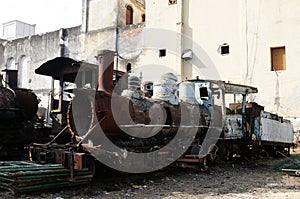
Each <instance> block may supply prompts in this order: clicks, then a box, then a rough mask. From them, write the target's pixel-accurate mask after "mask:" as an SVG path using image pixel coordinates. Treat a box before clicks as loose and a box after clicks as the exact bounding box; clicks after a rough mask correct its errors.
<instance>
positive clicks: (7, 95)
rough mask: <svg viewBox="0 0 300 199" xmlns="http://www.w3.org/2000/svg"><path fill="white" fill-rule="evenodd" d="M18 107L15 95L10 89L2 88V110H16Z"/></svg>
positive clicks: (0, 103) (0, 95) (0, 96)
mask: <svg viewBox="0 0 300 199" xmlns="http://www.w3.org/2000/svg"><path fill="white" fill-rule="evenodd" d="M15 106H16V101H15V93H14V91H13V90H11V89H10V88H5V87H3V86H0V109H8V108H14V107H15Z"/></svg>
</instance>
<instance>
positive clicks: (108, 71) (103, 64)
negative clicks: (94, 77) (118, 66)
mask: <svg viewBox="0 0 300 199" xmlns="http://www.w3.org/2000/svg"><path fill="white" fill-rule="evenodd" d="M98 63H99V69H98V75H99V78H98V91H105V92H108V93H112V91H113V72H114V52H113V51H110V50H101V51H98Z"/></svg>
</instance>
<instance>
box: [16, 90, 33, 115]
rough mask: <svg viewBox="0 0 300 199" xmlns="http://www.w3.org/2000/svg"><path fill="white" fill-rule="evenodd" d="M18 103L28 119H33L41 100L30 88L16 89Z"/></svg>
mask: <svg viewBox="0 0 300 199" xmlns="http://www.w3.org/2000/svg"><path fill="white" fill-rule="evenodd" d="M15 94H16V105H17V107H18V108H20V109H21V110H22V111H23V112H24V117H25V119H26V120H31V119H32V118H33V117H34V116H35V115H36V113H37V110H38V104H39V101H38V99H37V96H36V95H35V94H34V93H33V92H32V90H29V89H21V88H17V89H15Z"/></svg>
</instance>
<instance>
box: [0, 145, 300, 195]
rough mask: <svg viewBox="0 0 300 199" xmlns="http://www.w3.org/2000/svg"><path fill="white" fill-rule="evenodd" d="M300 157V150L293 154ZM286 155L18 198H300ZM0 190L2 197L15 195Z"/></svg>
mask: <svg viewBox="0 0 300 199" xmlns="http://www.w3.org/2000/svg"><path fill="white" fill-rule="evenodd" d="M291 158H293V159H299V160H300V149H297V151H296V152H295V153H293V154H292V155H291ZM291 165H292V163H291V161H290V160H288V159H286V158H280V159H274V158H260V159H257V160H251V161H244V162H243V161H234V162H216V163H214V164H212V165H211V166H210V171H209V173H201V172H200V173H199V172H195V171H192V170H185V169H180V168H174V167H172V168H168V169H167V170H166V171H159V172H155V173H150V174H143V175H130V176H123V177H122V176H116V177H113V178H109V177H99V176H98V177H97V178H95V179H94V180H93V181H92V182H91V184H89V185H85V186H81V187H73V188H65V189H61V190H52V191H45V192H40V193H31V194H24V195H20V196H18V198H51V199H52V198H53V199H63V198H64V199H65V198H71V199H81V198H83V199H92V198H104V199H110V198H111V199H115V198H134V199H140V198H153V199H156V198H158V199H175V198H176V199H177V198H213V199H215V198H216V199H218V198H222V199H225V198H243V199H246V198H247V199H248V198H272V199H273V198H278V199H279V198H280V199H282V198H290V199H296V198H300V177H294V176H289V175H287V174H286V173H283V172H282V171H281V168H284V167H287V166H291ZM15 197H16V196H14V195H12V194H11V193H10V192H8V191H5V190H1V189H0V198H8V199H9V198H15Z"/></svg>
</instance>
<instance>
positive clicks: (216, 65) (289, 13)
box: [139, 0, 300, 117]
mask: <svg viewBox="0 0 300 199" xmlns="http://www.w3.org/2000/svg"><path fill="white" fill-rule="evenodd" d="M181 2H182V3H183V4H182V6H181ZM180 8H181V9H182V10H181V9H180ZM299 10H300V4H299V1H298V0H223V1H219V0H184V1H180V0H179V1H177V4H175V5H168V0H161V1H154V0H148V1H147V4H146V27H147V28H160V29H169V30H172V31H179V32H180V30H182V31H181V33H182V39H181V43H180V42H178V41H174V43H176V45H177V48H178V49H180V50H181V51H183V50H185V49H192V50H193V52H194V57H193V59H191V60H185V61H183V60H182V59H175V58H174V56H170V55H169V54H167V56H166V57H164V59H163V60H162V59H160V58H159V57H157V56H156V55H155V53H154V52H148V51H147V50H144V51H143V54H142V56H141V57H140V62H139V64H140V65H142V64H144V63H147V62H149V61H151V62H152V63H159V64H160V63H162V64H167V65H169V66H171V67H172V68H173V69H175V70H176V71H178V72H181V75H182V77H183V78H185V77H187V78H195V76H200V77H201V78H207V79H221V80H224V81H232V82H234V83H242V84H244V83H245V84H250V85H252V86H256V87H258V90H259V93H258V95H257V96H256V97H255V98H254V99H255V101H257V102H258V103H261V104H262V105H264V106H265V107H266V110H268V111H272V112H277V113H279V114H282V115H284V116H286V117H288V116H290V117H294V116H298V117H300V73H299V66H298V64H299V59H300V58H299V56H298V54H299V51H300V47H299V44H300V36H299V32H300V23H299V19H300V12H298V11H299ZM181 17H182V21H181V20H180V18H181ZM175 24H176V25H175ZM178 24H181V25H180V26H181V28H179V26H178ZM186 37H187V38H190V39H186ZM223 43H228V44H229V50H230V53H229V54H228V55H221V54H220V53H219V52H218V48H219V46H220V45H222V44H223ZM278 46H285V50H286V70H285V71H277V75H278V76H277V75H276V74H275V72H274V71H271V56H270V48H271V47H278ZM177 58H178V56H177ZM178 65H179V66H180V67H179V68H181V69H180V70H179V69H178ZM278 85H279V86H278ZM276 97H279V101H278V102H277V104H275V98H276Z"/></svg>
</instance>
